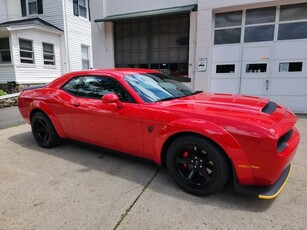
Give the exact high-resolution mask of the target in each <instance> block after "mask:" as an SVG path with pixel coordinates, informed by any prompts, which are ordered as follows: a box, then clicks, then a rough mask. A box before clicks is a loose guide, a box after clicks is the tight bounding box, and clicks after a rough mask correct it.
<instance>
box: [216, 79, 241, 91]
mask: <svg viewBox="0 0 307 230" xmlns="http://www.w3.org/2000/svg"><path fill="white" fill-rule="evenodd" d="M237 85H238V84H237V81H236V80H233V79H212V80H211V87H210V89H211V91H213V92H215V93H232V94H235V93H237V92H238V89H237V87H238V86H237Z"/></svg>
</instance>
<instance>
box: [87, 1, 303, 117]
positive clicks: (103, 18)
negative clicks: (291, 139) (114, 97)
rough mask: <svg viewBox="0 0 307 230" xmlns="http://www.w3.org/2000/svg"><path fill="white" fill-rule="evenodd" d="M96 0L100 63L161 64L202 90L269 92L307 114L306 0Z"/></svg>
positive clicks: (94, 36) (94, 23)
mask: <svg viewBox="0 0 307 230" xmlns="http://www.w3.org/2000/svg"><path fill="white" fill-rule="evenodd" d="M90 3H91V6H92V11H91V17H92V20H91V22H92V39H93V50H94V53H93V57H94V63H93V67H94V68H102V67H112V66H115V67H141V68H150V69H157V70H160V71H163V72H167V73H169V74H170V75H171V76H172V77H173V78H175V79H177V80H179V81H182V82H184V84H186V85H188V86H189V87H191V88H193V89H195V90H205V91H212V92H217V93H230V94H248V95H254V96H260V97H266V98H269V99H271V100H272V101H275V102H278V103H280V104H283V105H286V106H287V107H289V108H290V109H292V110H293V111H294V112H297V113H305V114H307V90H306V87H307V1H306V0H227V1H226V0H151V1H144V0H133V1H126V0H104V1H101V0H91V1H90ZM102 58H104V59H103V60H104V61H103V62H101V61H100V60H101V59H102Z"/></svg>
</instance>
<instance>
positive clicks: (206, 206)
mask: <svg viewBox="0 0 307 230" xmlns="http://www.w3.org/2000/svg"><path fill="white" fill-rule="evenodd" d="M297 126H298V128H299V130H300V132H301V135H302V140H301V144H300V147H299V150H298V152H297V155H296V156H295V159H294V162H293V170H292V174H291V176H290V179H289V181H288V183H287V185H286V186H285V188H284V190H283V191H282V192H281V194H280V195H279V196H278V197H277V198H276V199H274V200H259V199H257V198H254V197H248V196H243V195H240V194H236V193H234V192H233V186H232V185H231V184H229V185H228V186H227V187H226V188H225V189H224V190H223V191H222V192H220V193H218V194H215V195H212V196H209V197H195V196H192V195H189V194H187V193H185V192H183V191H181V190H180V189H179V188H178V187H177V186H176V185H175V184H174V182H173V181H172V180H171V178H170V177H169V176H168V174H167V172H166V171H165V170H164V169H160V168H159V167H157V166H155V165H152V164H149V163H148V162H143V161H140V160H136V159H132V158H129V157H125V156H118V155H112V154H108V153H105V152H104V151H102V150H100V149H96V148H93V147H88V146H85V145H81V144H77V143H73V142H66V143H64V144H62V145H61V146H59V147H57V148H53V149H42V148H40V147H38V146H37V145H36V143H35V142H34V140H33V138H32V135H31V132H30V126H29V125H21V126H18V127H13V128H8V129H3V130H0V229H133V230H136V229H306V227H307V180H306V175H307V156H306V154H307V116H301V117H300V119H299V121H298V125H297Z"/></svg>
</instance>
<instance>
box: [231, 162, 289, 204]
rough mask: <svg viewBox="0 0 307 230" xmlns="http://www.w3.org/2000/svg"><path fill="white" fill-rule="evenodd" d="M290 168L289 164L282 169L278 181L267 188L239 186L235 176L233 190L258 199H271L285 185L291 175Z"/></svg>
mask: <svg viewBox="0 0 307 230" xmlns="http://www.w3.org/2000/svg"><path fill="white" fill-rule="evenodd" d="M291 167H292V166H291V164H289V165H288V167H286V168H285V169H284V171H283V172H282V174H281V176H280V177H279V178H278V180H277V181H276V182H275V183H274V184H272V185H271V186H268V187H263V186H251V185H241V184H239V183H238V181H237V179H236V176H234V189H235V191H236V192H238V193H241V194H246V195H251V196H257V197H258V198H260V199H273V198H275V197H276V196H277V195H278V194H279V193H280V192H281V190H282V189H283V188H284V186H285V184H286V183H287V181H288V178H289V176H290V173H291Z"/></svg>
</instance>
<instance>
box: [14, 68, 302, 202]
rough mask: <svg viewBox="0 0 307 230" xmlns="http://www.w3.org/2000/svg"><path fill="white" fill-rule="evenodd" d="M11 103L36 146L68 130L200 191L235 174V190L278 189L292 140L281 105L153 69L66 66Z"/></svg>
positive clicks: (291, 120)
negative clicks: (207, 88) (204, 87)
mask: <svg viewBox="0 0 307 230" xmlns="http://www.w3.org/2000/svg"><path fill="white" fill-rule="evenodd" d="M18 106H19V110H20V113H21V115H22V116H23V118H24V119H25V120H26V122H28V123H29V124H31V128H32V133H33V137H34V139H35V141H36V142H37V143H38V145H40V146H41V147H43V148H51V147H54V146H56V145H58V144H59V143H60V142H61V139H66V138H67V139H73V140H77V141H81V142H86V143H90V144H93V145H97V146H101V147H104V148H106V149H111V150H114V151H116V152H122V153H128V154H132V155H135V156H137V157H141V158H146V159H149V160H152V161H154V162H156V163H157V164H159V165H163V166H165V167H166V168H167V170H168V172H169V174H170V175H171V177H172V178H173V179H174V181H175V182H176V183H177V184H178V186H179V187H181V188H182V189H183V190H185V191H186V192H188V193H191V194H194V195H198V196H205V195H209V194H211V193H214V192H217V191H219V190H221V189H222V188H223V187H224V186H225V184H226V183H227V181H228V180H229V179H230V177H233V181H234V189H235V190H236V191H237V192H241V193H245V194H249V195H255V196H258V197H259V198H263V199H270V198H274V197H276V196H277V195H278V194H279V192H280V191H281V189H282V188H283V186H284V185H285V183H286V181H287V179H288V177H289V175H290V171H291V160H292V158H293V156H294V154H295V152H296V149H297V147H298V144H299V141H300V135H299V133H298V130H297V129H296V128H295V123H296V121H297V118H296V116H295V115H294V114H293V113H292V112H291V111H289V110H288V109H287V108H285V107H284V106H281V105H278V104H276V103H274V102H272V101H270V100H269V99H265V98H259V97H253V96H244V95H231V94H218V93H208V92H202V91H193V90H191V89H189V88H188V87H187V86H185V85H184V84H182V83H180V82H177V81H175V80H173V79H172V78H170V77H168V76H167V75H164V74H162V73H160V72H158V71H154V70H144V69H100V70H85V71H78V72H72V73H68V74H65V75H63V76H62V77H59V78H57V79H56V80H54V81H53V82H51V83H49V84H47V85H44V86H40V87H32V88H28V89H25V90H23V91H22V92H21V94H20V96H19V98H18Z"/></svg>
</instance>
